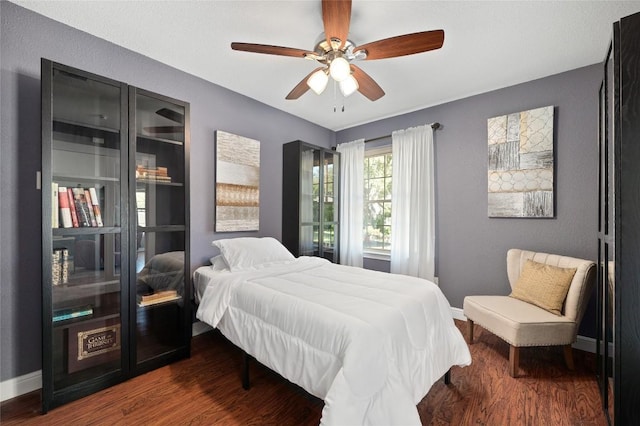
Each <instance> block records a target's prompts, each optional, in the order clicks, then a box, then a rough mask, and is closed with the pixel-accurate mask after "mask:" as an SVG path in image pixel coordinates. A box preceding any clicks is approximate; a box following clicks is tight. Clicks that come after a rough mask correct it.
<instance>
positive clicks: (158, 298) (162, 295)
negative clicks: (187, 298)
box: [138, 290, 181, 306]
mask: <svg viewBox="0 0 640 426" xmlns="http://www.w3.org/2000/svg"><path fill="white" fill-rule="evenodd" d="M180 298H181V296H180V295H179V294H178V292H177V291H176V290H163V291H157V292H155V293H152V294H144V295H142V296H140V297H139V300H138V306H149V305H155V304H158V303H164V302H170V301H173V300H179V299H180Z"/></svg>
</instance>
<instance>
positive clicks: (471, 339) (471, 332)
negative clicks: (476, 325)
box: [467, 318, 473, 344]
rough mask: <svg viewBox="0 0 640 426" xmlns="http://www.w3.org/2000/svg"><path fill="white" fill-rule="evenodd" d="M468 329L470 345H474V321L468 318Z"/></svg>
mask: <svg viewBox="0 0 640 426" xmlns="http://www.w3.org/2000/svg"><path fill="white" fill-rule="evenodd" d="M467 327H468V329H469V344H472V343H473V320H470V319H468V318H467Z"/></svg>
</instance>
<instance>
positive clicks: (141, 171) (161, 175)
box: [136, 164, 171, 182]
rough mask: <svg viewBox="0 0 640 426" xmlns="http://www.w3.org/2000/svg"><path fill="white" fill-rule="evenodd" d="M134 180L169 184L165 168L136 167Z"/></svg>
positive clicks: (169, 178)
mask: <svg viewBox="0 0 640 426" xmlns="http://www.w3.org/2000/svg"><path fill="white" fill-rule="evenodd" d="M136 179H138V180H139V181H142V182H155V181H160V182H171V176H169V174H168V169H167V168H166V167H153V168H151V167H147V166H143V165H141V164H138V165H136Z"/></svg>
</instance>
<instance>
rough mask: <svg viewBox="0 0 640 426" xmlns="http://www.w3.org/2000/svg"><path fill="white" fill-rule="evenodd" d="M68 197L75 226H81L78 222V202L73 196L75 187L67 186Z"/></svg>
mask: <svg viewBox="0 0 640 426" xmlns="http://www.w3.org/2000/svg"><path fill="white" fill-rule="evenodd" d="M67 198H68V199H69V211H70V212H71V221H72V222H73V227H74V228H77V227H79V226H80V225H79V222H78V212H77V211H76V202H75V199H74V197H73V188H67Z"/></svg>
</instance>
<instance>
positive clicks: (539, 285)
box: [509, 260, 576, 315]
mask: <svg viewBox="0 0 640 426" xmlns="http://www.w3.org/2000/svg"><path fill="white" fill-rule="evenodd" d="M575 274H576V268H558V267H557V266H552V265H546V264H544V263H538V262H534V261H533V260H527V263H525V265H524V268H522V273H521V274H520V278H518V281H517V282H516V285H515V286H514V288H513V291H512V292H511V294H510V295H509V296H511V297H514V298H516V299H520V300H523V301H525V302H529V303H532V304H534V305H536V306H539V307H541V308H542V309H544V310H547V311H549V312H551V313H553V314H556V315H562V305H563V304H564V299H565V298H566V297H567V293H568V292H569V286H570V285H571V281H572V280H573V276H574V275H575Z"/></svg>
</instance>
